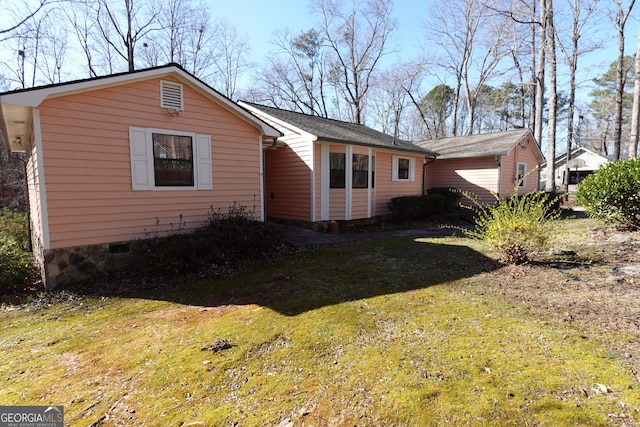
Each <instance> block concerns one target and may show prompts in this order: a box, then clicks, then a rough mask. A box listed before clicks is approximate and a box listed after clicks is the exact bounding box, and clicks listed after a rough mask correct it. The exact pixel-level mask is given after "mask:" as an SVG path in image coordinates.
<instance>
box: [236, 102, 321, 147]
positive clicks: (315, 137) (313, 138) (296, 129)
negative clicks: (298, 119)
mask: <svg viewBox="0 0 640 427" xmlns="http://www.w3.org/2000/svg"><path fill="white" fill-rule="evenodd" d="M238 105H241V106H243V107H244V108H246V109H247V110H249V111H253V112H254V113H255V114H256V115H257V116H264V117H269V119H270V120H273V121H274V122H276V123H279V124H280V125H282V126H283V127H287V128H289V129H291V130H292V131H293V132H296V133H298V134H300V135H301V136H304V137H307V138H308V139H310V140H311V141H314V142H315V141H317V140H318V135H315V134H312V133H309V132H307V131H306V130H303V129H300V128H299V127H297V126H294V125H292V124H291V123H289V122H287V121H285V120H282V119H279V118H277V117H274V116H272V115H270V114H269V113H265V112H264V111H262V110H260V109H258V108H255V107H254V106H252V105H250V104H247V103H246V102H244V101H238Z"/></svg>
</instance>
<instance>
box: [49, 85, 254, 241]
mask: <svg viewBox="0 0 640 427" xmlns="http://www.w3.org/2000/svg"><path fill="white" fill-rule="evenodd" d="M164 80H173V79H172V78H170V77H166V78H164ZM183 88H184V111H183V112H182V113H181V114H180V115H178V116H176V117H172V116H171V115H169V114H168V113H167V111H166V110H165V109H163V108H161V107H160V79H151V80H146V81H141V82H134V83H130V84H124V85H120V86H115V87H110V88H107V89H101V90H96V91H92V92H86V93H80V94H73V95H68V96H64V97H60V98H55V99H51V100H47V101H45V102H43V103H42V105H41V106H40V108H39V112H40V121H41V128H42V153H43V158H42V159H41V160H42V162H43V166H44V171H45V176H46V186H47V211H46V212H45V215H46V216H47V219H48V224H49V233H50V234H49V237H50V248H64V247H72V246H79V245H92V244H104V243H109V242H121V241H128V240H131V239H135V238H141V237H145V236H148V235H149V234H151V235H154V234H156V233H163V232H166V231H171V230H176V229H178V228H182V229H191V228H196V227H199V226H200V225H202V224H203V223H204V222H205V221H206V220H207V219H208V217H209V213H210V210H211V209H213V210H216V211H218V210H219V211H221V212H223V213H226V212H227V211H228V210H229V208H230V207H231V206H233V205H234V204H235V205H238V206H244V207H246V208H247V209H250V210H253V211H255V216H256V217H257V218H260V205H261V203H260V200H261V193H260V191H261V186H260V180H261V177H260V156H261V141H260V132H259V130H258V129H257V128H254V127H253V126H252V125H250V124H249V123H247V122H245V121H243V120H242V119H240V118H238V117H237V116H236V115H234V114H233V113H231V112H229V111H227V110H226V109H224V108H222V107H220V106H219V105H217V104H215V103H214V102H213V101H211V100H210V99H208V98H206V97H205V96H203V95H202V94H200V93H199V92H196V91H195V90H193V89H192V88H191V87H189V86H187V85H184V86H183ZM132 126H134V127H142V128H157V129H162V130H168V131H183V132H194V133H197V134H202V135H207V136H210V137H211V145H212V149H211V155H212V165H211V174H212V175H211V176H212V182H213V189H211V190H195V189H179V190H168V189H167V190H140V191H134V190H132V174H131V159H130V141H129V138H130V136H129V128H130V127H132ZM194 143H195V142H194ZM39 160H40V159H39Z"/></svg>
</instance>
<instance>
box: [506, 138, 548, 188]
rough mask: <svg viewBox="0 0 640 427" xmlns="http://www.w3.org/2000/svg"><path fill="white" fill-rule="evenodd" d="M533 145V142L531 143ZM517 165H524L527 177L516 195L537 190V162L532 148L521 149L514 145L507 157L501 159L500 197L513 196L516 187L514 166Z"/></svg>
mask: <svg viewBox="0 0 640 427" xmlns="http://www.w3.org/2000/svg"><path fill="white" fill-rule="evenodd" d="M532 143H534V144H535V142H532ZM518 163H526V165H527V171H526V172H527V176H526V178H525V186H524V187H523V188H518V194H525V193H529V192H531V191H536V190H537V189H538V173H539V171H538V170H537V169H536V167H537V166H538V160H537V159H536V155H535V153H534V151H533V149H532V148H530V146H529V147H527V148H523V147H521V146H520V145H516V146H515V147H514V148H513V149H512V150H511V152H510V153H509V155H507V156H503V157H502V183H501V186H500V187H501V188H500V195H501V196H502V197H509V196H510V195H512V194H513V192H514V189H515V187H516V166H517V164H518Z"/></svg>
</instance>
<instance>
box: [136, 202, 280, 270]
mask: <svg viewBox="0 0 640 427" xmlns="http://www.w3.org/2000/svg"><path fill="white" fill-rule="evenodd" d="M287 249H288V245H287V244H286V242H285V240H284V236H283V235H282V234H281V233H280V232H279V231H278V230H276V229H274V228H273V227H270V226H269V225H268V224H265V223H262V222H259V221H255V220H254V219H253V216H252V214H251V212H249V211H247V210H246V209H245V208H242V207H233V208H231V209H230V210H229V213H228V214H223V213H221V212H219V211H218V212H212V213H211V215H210V218H209V220H208V221H207V223H206V224H205V225H204V226H203V227H200V228H198V229H197V230H194V231H192V232H189V233H179V232H177V233H175V234H172V235H169V236H165V237H156V238H150V239H140V240H136V241H135V242H133V243H132V244H131V262H130V267H129V271H130V272H132V273H139V274H143V275H146V276H164V277H175V276H178V275H185V274H193V273H199V272H204V271H216V272H219V271H224V270H227V269H234V268H236V267H238V266H241V265H243V264H247V263H252V262H256V261H264V260H268V259H272V258H275V257H277V256H278V255H279V254H280V253H281V252H282V251H286V250H287Z"/></svg>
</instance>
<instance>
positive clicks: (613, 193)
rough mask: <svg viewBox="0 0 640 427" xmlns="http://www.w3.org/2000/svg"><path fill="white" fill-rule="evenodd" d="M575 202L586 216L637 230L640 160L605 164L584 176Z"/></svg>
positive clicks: (639, 199) (639, 198)
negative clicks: (582, 208) (583, 209)
mask: <svg viewBox="0 0 640 427" xmlns="http://www.w3.org/2000/svg"><path fill="white" fill-rule="evenodd" d="M576 201H577V203H578V204H579V205H581V206H583V207H584V208H585V211H586V212H587V214H588V215H589V216H592V217H594V218H598V219H600V220H603V221H606V222H609V223H612V224H617V225H620V226H624V227H630V228H635V229H640V158H634V159H627V160H618V161H616V162H612V163H608V164H606V165H605V166H603V167H602V168H600V169H598V170H597V171H595V172H594V173H592V174H591V175H589V176H588V177H586V178H585V180H584V181H582V182H581V183H580V184H579V185H578V191H577V193H576Z"/></svg>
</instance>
